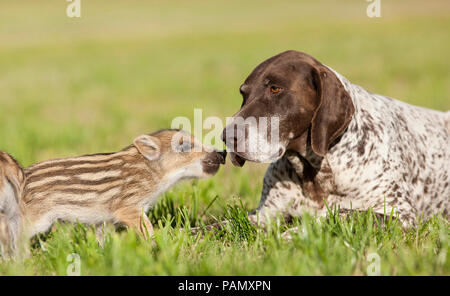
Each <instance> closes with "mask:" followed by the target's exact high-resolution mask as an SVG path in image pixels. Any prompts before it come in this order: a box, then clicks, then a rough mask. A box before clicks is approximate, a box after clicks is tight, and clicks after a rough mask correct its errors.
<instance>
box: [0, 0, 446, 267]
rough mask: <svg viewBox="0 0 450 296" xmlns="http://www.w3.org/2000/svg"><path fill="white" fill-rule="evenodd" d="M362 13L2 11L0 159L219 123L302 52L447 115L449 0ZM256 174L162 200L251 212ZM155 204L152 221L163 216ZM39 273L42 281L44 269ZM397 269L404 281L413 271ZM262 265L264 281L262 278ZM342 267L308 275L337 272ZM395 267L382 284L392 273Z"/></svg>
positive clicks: (343, 4) (309, 4) (302, 9)
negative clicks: (198, 117)
mask: <svg viewBox="0 0 450 296" xmlns="http://www.w3.org/2000/svg"><path fill="white" fill-rule="evenodd" d="M368 4H369V2H367V1H364V0H339V1H336V0H335V1H300V0H280V1H263V0H260V1H255V0H249V1H242V0H241V1H237V0H227V1H217V0H201V1H200V0H191V1H187V0H184V1H183V0H169V1H138V0H127V1H112V0H110V1H106V0H103V1H100V0H81V16H82V17H81V18H69V17H67V16H66V7H67V5H69V2H66V1H64V0H52V1H44V0H40V1H33V0H21V1H6V0H0V150H4V151H7V152H9V153H11V154H12V155H14V156H15V157H16V158H17V159H18V160H19V161H20V162H21V163H22V164H23V165H25V166H28V165H30V164H32V163H34V162H36V161H41V160H45V159H49V158H56V157H67V156H73V155H80V154H87V153H97V152H109V151H116V150H119V149H121V148H123V147H125V146H127V145H129V144H130V143H131V141H132V139H133V138H134V137H135V136H137V135H139V134H142V133H148V132H151V131H154V130H157V129H160V128H166V127H170V124H171V121H172V119H173V118H175V117H176V116H187V117H189V118H191V119H192V118H193V111H194V110H193V109H194V108H201V109H203V117H204V118H206V117H208V116H219V117H221V118H223V119H225V117H227V116H231V115H232V114H233V113H235V112H236V111H237V110H238V108H239V107H240V104H241V98H240V95H239V92H238V88H239V86H240V84H241V83H242V82H243V80H244V79H245V78H246V76H247V75H248V74H249V73H250V72H251V71H252V70H253V68H254V67H255V66H256V65H257V64H259V63H260V62H262V61H263V60H265V59H267V58H268V57H270V56H273V55H275V54H277V53H279V52H281V51H285V50H288V49H296V50H300V51H304V52H306V53H309V54H310V55H312V56H314V57H315V58H317V59H318V60H319V61H321V62H323V63H324V64H326V65H328V66H330V67H332V68H333V69H335V70H337V71H338V72H339V73H341V74H342V75H344V76H346V77H347V78H348V79H349V80H350V81H352V82H353V83H356V84H359V85H361V86H363V87H365V88H366V89H368V90H369V91H371V92H375V93H380V94H383V95H388V96H390V97H393V98H397V99H400V100H403V101H406V102H409V103H412V104H416V105H421V106H425V107H429V108H434V109H438V110H448V109H450V59H449V57H448V55H449V53H450V1H448V0H432V1H418V0H396V1H393V0H391V1H388V0H381V18H369V17H367V15H366V8H367V5H368ZM206 132H207V131H204V133H206ZM265 168H266V165H263V164H253V163H247V164H246V165H245V166H244V167H243V168H241V169H238V168H234V167H232V166H231V164H230V163H229V162H228V163H227V165H226V166H225V168H223V169H222V170H221V171H220V172H219V174H218V175H217V176H216V177H215V178H213V179H211V180H207V181H200V182H199V186H198V187H197V186H194V187H191V186H190V184H191V183H185V184H184V185H181V186H178V187H177V188H176V189H174V190H173V191H172V192H171V193H170V194H169V195H167V196H166V198H172V199H177V201H176V202H177V204H178V205H182V204H189V203H190V202H191V196H193V195H195V196H197V197H198V196H199V198H197V197H196V198H195V200H196V201H197V202H199V203H200V204H196V205H195V206H196V207H199V208H200V212H201V211H202V210H203V209H205V208H206V207H207V205H208V204H209V203H210V202H211V201H212V200H213V198H214V197H215V196H218V197H219V199H218V201H217V202H216V203H215V204H214V206H213V207H212V208H211V213H213V214H218V215H219V214H220V213H222V212H223V207H224V205H226V204H228V203H230V202H231V201H232V200H233V197H236V196H237V197H242V199H243V201H244V204H245V207H246V208H248V209H252V208H255V207H256V205H257V203H258V201H259V194H260V190H261V186H262V177H263V174H264V170H265ZM165 202H167V199H165ZM164 205H165V204H164ZM164 205H163V206H161V208H160V210H161V211H162V212H164V211H165V210H164V209H167V208H170V206H164ZM158 211H159V210H158ZM194 213H197V212H196V211H195V212H194ZM161 215H162V216H164V215H165V214H164V213H162V214H161ZM156 218H157V217H156ZM61 237H63V234H61ZM59 241H60V240H54V242H55V243H56V242H59ZM61 241H64V239H62V240H61ZM213 243H214V244H217V241H214V242H213ZM94 245H95V240H94ZM64 246H65V245H64ZM74 248H76V247H74ZM342 248H343V249H345V248H346V247H345V246H344V245H343V244H342ZM262 249H264V248H263V247H262ZM328 249H329V251H330V252H331V254H332V253H333V249H334V247H333V248H328ZM328 249H327V250H328ZM62 250H66V249H65V248H62ZM86 250H88V249H86ZM142 250H144V249H142ZM80 252H81V251H80ZM214 252H215V251H214ZM293 252H294V251H293ZM408 252H410V251H406V253H405V254H410V253H408ZM418 252H419V253H420V252H421V250H419V251H418ZM294 253H295V252H294ZM61 254H62V255H61V256H60V257H61V258H60V259H61V260H60V261H58V262H60V263H58V264H61V266H63V267H61V268H62V269H61V270H64V269H65V267H64V266H65V264H66V263H65V256H66V254H65V253H64V251H62V253H61ZM232 254H234V253H232ZM243 254H245V253H243ZM295 254H296V253H295ZM414 254H415V253H414ZM304 255H305V253H301V254H299V256H300V257H304ZM45 256H47V255H45ZM230 256H231V257H230V258H233V257H234V255H230ZM245 256H246V255H245ZM255 256H256V255H255ZM257 256H259V255H257ZM389 256H390V255H389ZM392 256H394V255H392ZM408 256H409V255H408ZM414 256H415V255H414ZM430 256H431V257H423V258H432V256H434V255H433V254H432V253H430ZM394 257H395V256H394ZM238 258H239V257H238ZM246 258H247V257H246ZM286 258H287V259H286V260H287V261H289V260H290V259H289V258H291V255H289V256H287V257H286ZM345 258H347V257H345ZM345 258H344V259H345ZM416 258H417V260H421V259H420V258H421V257H420V256H416ZM102 260H103V259H102ZM168 260H169V259H168ZM311 260H312V261H311V262H315V261H314V260H315V259H311ZM345 260H346V259H345ZM345 260H344V261H345ZM287 261H286V262H287ZM422 261H424V262H422V263H423V264H425V265H426V264H427V262H429V260H428V259H427V260H425V259H424V260H422ZM425 261H426V262H425ZM37 262H39V261H37ZM43 262H47V263H45V264H44V263H43V264H42V265H41V268H42V270H46V271H47V272H48V270H51V269H49V268H48V266H53V267H54V264H53V263H51V262H52V261H51V260H50V259H49V260H47V259H44V261H43ZM241 263H242V262H241ZM422 263H421V264H422ZM33 264H34V263H33ZM47 264H48V266H47ZM52 264H53V265H52ZM55 264H56V263H55ZM96 264H97V262H93V263H92V266H93V268H95V266H96ZM230 264H231V265H230V266H229V269H228V271H226V272H225V273H231V274H235V273H238V274H239V273H240V274H245V266H241V267H242V268H240V267H239V266H240V265H239V262H238V265H233V264H232V263H230ZM312 264H313V263H312ZM405 264H406V265H405V266H407V267H406V269H404V270H407V271H403V272H404V273H414V268H413V267H411V269H408V268H409V267H408V264H410V263H405ZM411 264H413V263H411ZM241 265H242V264H241ZM211 266H212V267H214V266H216V263H215V261H212V263H211ZM236 266H238V267H236ZM273 266H274V265H267V266H265V267H264V268H266V269H264V270H266V272H267V273H269V274H270V272H271V271H274V270H275V269H274V267H273ZM286 266H287V265H286V264H284V265H283V264H282V265H278V266H277V267H276V270H278V271H277V273H278V274H283V273H286V270H284V269H283V268H284V267H286ZM339 266H340V264H339V263H330V265H329V266H328V267H329V268H332V269H329V270H327V269H326V268H325V269H320V268H319V269H317V270H316V271H315V272H314V273H318V274H323V273H325V274H326V273H332V274H333V273H334V274H335V273H336V272H337V271H336V269H335V268H339ZM53 267H52V268H53ZM235 267H236V268H237V269H235ZM142 268H145V267H142ZM186 268H188V269H189V268H190V267H186ZM255 268H256V269H255V270H254V271H257V270H258V268H260V267H258V266H256V265H255ZM307 268H308V267H307ZM392 268H393V269H389V270H388V271H386V273H388V274H389V273H390V274H395V273H396V269H395V268H396V267H392ZM430 268H431V267H430ZM105 270H107V269H105ZM114 270H115V271H114V272H117V273H122V272H124V273H125V274H126V273H127V270H126V269H123V270H122V269H121V268H116V269H114ZM144 270H145V269H144ZM260 270H262V269H260ZM306 270H308V269H306ZM352 270H354V267H353V265H352V266H351V267H350V268H349V270H348V273H350V274H351V273H352V272H353V271H352ZM411 270H412V271H411ZM430 270H433V269H430ZM128 271H129V270H128ZM42 272H44V271H42ZM111 272H112V271H111ZM136 272H138V271H136ZM139 272H142V270H141V271H139ZM152 272H153V271H152ZM152 272H149V271H148V273H152ZM183 272H184V271H178V273H183ZM302 272H305V271H304V270H303V269H302ZM426 272H431V271H429V270H427V269H426V268H424V269H423V270H422V273H426ZM444 272H445V271H444ZM9 273H13V274H14V271H13V270H9ZM144 273H145V272H144ZM203 273H205V272H203ZM219 273H220V272H219ZM441 273H442V270H441ZM169 274H170V272H169Z"/></svg>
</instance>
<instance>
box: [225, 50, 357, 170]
mask: <svg viewBox="0 0 450 296" xmlns="http://www.w3.org/2000/svg"><path fill="white" fill-rule="evenodd" d="M239 91H240V93H241V95H242V97H243V102H242V106H241V109H240V110H239V111H238V112H237V113H236V114H235V115H234V116H233V118H232V120H231V121H230V122H229V123H228V124H227V127H226V128H225V129H224V132H223V135H222V139H223V141H224V142H225V144H226V146H227V149H228V151H229V152H231V153H230V158H231V160H232V162H233V163H234V164H235V165H238V166H242V165H243V164H244V162H245V160H250V161H255V162H273V161H275V160H277V159H279V158H280V157H282V156H283V155H284V153H285V152H286V150H289V149H293V150H295V145H294V143H295V141H298V140H299V139H300V138H304V137H305V135H306V136H307V135H308V132H309V134H310V136H309V137H310V138H309V139H308V141H310V143H311V147H312V150H313V152H314V153H316V154H317V155H319V156H324V155H325V154H326V153H327V151H328V149H329V147H330V144H331V143H332V142H333V141H334V140H335V139H336V138H337V137H339V136H340V135H341V134H342V133H343V132H344V130H345V129H346V128H347V126H348V124H349V123H350V120H351V118H352V115H353V113H354V106H353V103H352V101H351V98H350V95H349V94H348V93H347V91H346V90H345V89H344V87H343V85H342V83H341V82H340V81H339V79H338V78H337V77H336V75H335V74H334V73H333V72H332V71H331V70H330V69H328V68H327V67H326V66H324V65H322V64H321V63H320V62H318V61H317V60H315V59H314V58H312V57H311V56H309V55H307V54H305V53H301V52H297V51H287V52H283V53H281V54H279V55H276V56H274V57H271V58H270V59H268V60H266V61H264V62H263V63H261V64H260V65H259V66H257V67H256V68H255V70H253V72H252V73H251V74H250V76H248V77H247V79H246V80H245V82H244V83H243V84H242V85H241V87H240V89H239ZM293 147H294V148H293Z"/></svg>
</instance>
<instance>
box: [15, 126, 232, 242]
mask: <svg viewBox="0 0 450 296" xmlns="http://www.w3.org/2000/svg"><path fill="white" fill-rule="evenodd" d="M209 148H211V147H206V146H204V145H202V144H201V143H200V142H199V141H198V140H196V139H195V138H193V137H192V136H190V135H189V134H187V133H185V132H182V131H178V130H162V131H159V132H156V133H153V134H151V135H142V136H139V137H137V138H136V139H135V140H134V143H133V145H131V146H129V147H126V148H125V149H123V150H122V151H119V152H116V153H107V154H94V155H86V156H80V157H73V158H66V159H56V160H49V161H44V162H41V163H37V164H35V165H32V166H30V167H29V168H27V169H26V170H25V181H24V184H23V193H22V194H21V198H20V201H19V202H20V203H21V204H22V205H23V217H24V220H23V228H24V236H25V237H26V238H30V237H32V236H34V235H36V234H38V233H42V232H46V231H48V230H49V229H50V227H51V226H52V225H53V223H54V222H56V221H67V222H80V223H84V224H90V225H102V224H103V223H111V224H123V225H125V226H127V227H131V228H134V229H136V230H139V231H140V232H141V233H142V234H143V235H144V236H145V237H146V236H147V234H150V235H151V234H152V225H151V224H150V222H149V220H148V218H147V216H146V215H145V213H146V212H147V211H148V209H149V208H150V207H151V206H152V205H153V204H154V203H155V202H156V201H157V197H158V196H159V195H160V194H161V193H163V192H165V191H166V190H168V189H169V188H170V187H171V186H172V185H174V184H175V183H177V182H178V181H180V180H183V179H192V178H207V177H210V176H212V175H214V174H215V173H216V172H217V170H218V169H219V167H220V164H223V163H224V162H225V152H217V151H215V150H214V149H212V148H211V149H209ZM209 151H211V152H209Z"/></svg>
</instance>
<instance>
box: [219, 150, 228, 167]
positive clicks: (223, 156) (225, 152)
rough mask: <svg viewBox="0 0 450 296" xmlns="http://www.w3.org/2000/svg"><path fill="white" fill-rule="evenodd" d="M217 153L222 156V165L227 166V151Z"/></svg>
mask: <svg viewBox="0 0 450 296" xmlns="http://www.w3.org/2000/svg"><path fill="white" fill-rule="evenodd" d="M217 153H219V155H220V156H221V158H222V159H221V160H220V162H221V163H222V164H225V159H226V158H227V151H226V150H223V151H218V152H217Z"/></svg>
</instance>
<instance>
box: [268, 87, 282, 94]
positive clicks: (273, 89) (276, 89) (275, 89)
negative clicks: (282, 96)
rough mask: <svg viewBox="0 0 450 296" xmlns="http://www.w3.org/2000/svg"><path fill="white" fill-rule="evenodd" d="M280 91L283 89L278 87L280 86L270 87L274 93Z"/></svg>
mask: <svg viewBox="0 0 450 296" xmlns="http://www.w3.org/2000/svg"><path fill="white" fill-rule="evenodd" d="M280 91H281V87H278V86H271V87H270V92H271V93H273V94H277V93H279V92H280Z"/></svg>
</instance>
